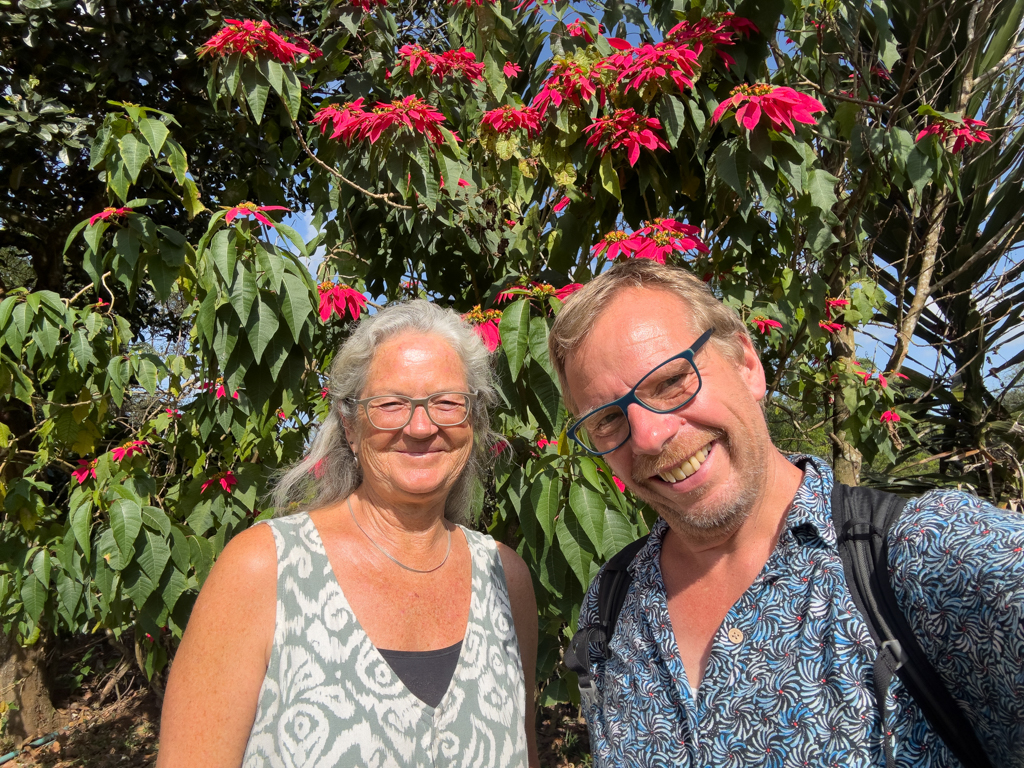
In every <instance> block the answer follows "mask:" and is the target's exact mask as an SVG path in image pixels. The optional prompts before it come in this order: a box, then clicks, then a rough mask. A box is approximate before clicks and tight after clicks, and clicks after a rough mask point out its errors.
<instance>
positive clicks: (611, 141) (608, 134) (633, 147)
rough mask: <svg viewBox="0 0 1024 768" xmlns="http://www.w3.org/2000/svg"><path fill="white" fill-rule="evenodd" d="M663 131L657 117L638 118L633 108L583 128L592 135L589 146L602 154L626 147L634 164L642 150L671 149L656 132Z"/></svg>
mask: <svg viewBox="0 0 1024 768" xmlns="http://www.w3.org/2000/svg"><path fill="white" fill-rule="evenodd" d="M660 130H661V121H659V120H658V118H656V117H644V116H643V115H638V114H637V113H636V112H635V111H634V110H632V109H617V110H615V114H613V115H612V116H611V117H602V118H599V119H597V120H595V121H594V122H593V123H591V124H590V125H588V126H587V127H586V128H584V129H583V132H584V133H589V134H590V137H589V138H588V139H587V146H589V147H596V148H597V151H598V152H600V153H601V154H602V155H604V154H606V153H607V152H609V151H610V150H613V149H618V148H619V147H625V148H626V152H627V157H628V158H629V164H630V165H636V161H637V160H639V159H640V147H646V148H647V149H649V150H651V151H652V152H653V151H654V150H655V149H665V150H667V149H668V148H669V146H668V144H666V143H665V140H664V139H662V138H661V137H659V136H657V135H655V133H654V131H660Z"/></svg>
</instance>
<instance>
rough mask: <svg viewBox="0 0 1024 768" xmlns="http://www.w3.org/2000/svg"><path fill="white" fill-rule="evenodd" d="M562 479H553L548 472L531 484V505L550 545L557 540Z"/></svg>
mask: <svg viewBox="0 0 1024 768" xmlns="http://www.w3.org/2000/svg"><path fill="white" fill-rule="evenodd" d="M560 488H561V481H559V480H558V478H554V479H552V477H551V475H549V474H547V473H546V472H544V473H541V474H540V475H538V476H537V477H536V479H535V480H534V481H533V483H532V484H531V485H530V507H531V508H532V509H533V513H534V515H536V517H537V522H538V523H540V527H541V530H542V531H544V540H545V541H546V542H547V544H548V546H550V545H551V544H552V543H553V542H554V540H555V518H556V517H557V516H558V500H559V499H558V497H559V491H560Z"/></svg>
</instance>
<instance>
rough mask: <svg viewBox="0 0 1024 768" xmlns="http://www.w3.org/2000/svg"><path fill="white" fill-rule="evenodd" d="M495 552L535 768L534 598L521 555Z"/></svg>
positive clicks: (533, 767) (502, 549) (501, 547)
mask: <svg viewBox="0 0 1024 768" xmlns="http://www.w3.org/2000/svg"><path fill="white" fill-rule="evenodd" d="M498 554H500V555H501V564H502V566H503V567H504V569H505V583H506V584H507V585H508V597H509V601H510V602H511V604H512V623H513V624H515V627H516V637H517V638H519V655H520V656H521V657H522V659H523V677H524V678H526V748H527V751H528V754H529V757H530V768H539V766H540V757H539V756H538V755H537V721H536V715H537V706H536V701H535V694H536V687H537V683H536V680H535V678H536V674H537V598H536V597H535V596H534V594H533V580H532V579H531V578H530V569H529V568H527V567H526V563H524V562H523V558H521V557H520V556H519V555H517V554H516V553H515V552H514V551H513V550H511V549H509V548H508V547H506V546H505V545H504V544H501V543H499V544H498Z"/></svg>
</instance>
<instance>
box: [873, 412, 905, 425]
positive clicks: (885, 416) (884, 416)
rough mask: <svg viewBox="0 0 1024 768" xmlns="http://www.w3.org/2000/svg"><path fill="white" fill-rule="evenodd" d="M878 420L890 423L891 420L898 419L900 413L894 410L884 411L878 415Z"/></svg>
mask: <svg viewBox="0 0 1024 768" xmlns="http://www.w3.org/2000/svg"><path fill="white" fill-rule="evenodd" d="M878 420H879V421H880V422H882V423H883V424H886V423H892V422H896V421H899V420H900V415H899V414H898V413H896V411H886V412H885V413H883V414H882V415H881V416H880V417H879V419H878Z"/></svg>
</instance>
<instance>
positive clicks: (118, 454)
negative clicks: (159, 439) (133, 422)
mask: <svg viewBox="0 0 1024 768" xmlns="http://www.w3.org/2000/svg"><path fill="white" fill-rule="evenodd" d="M147 445H149V443H148V442H146V441H145V440H129V441H128V442H127V443H125V444H124V445H122V446H119V447H117V448H115V449H114V450H112V451H111V452H110V455H111V456H113V457H114V461H123V460H124V459H130V458H131V457H132V456H134V455H135V454H137V453H142V449H143V448H145V447H146V446H147Z"/></svg>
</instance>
